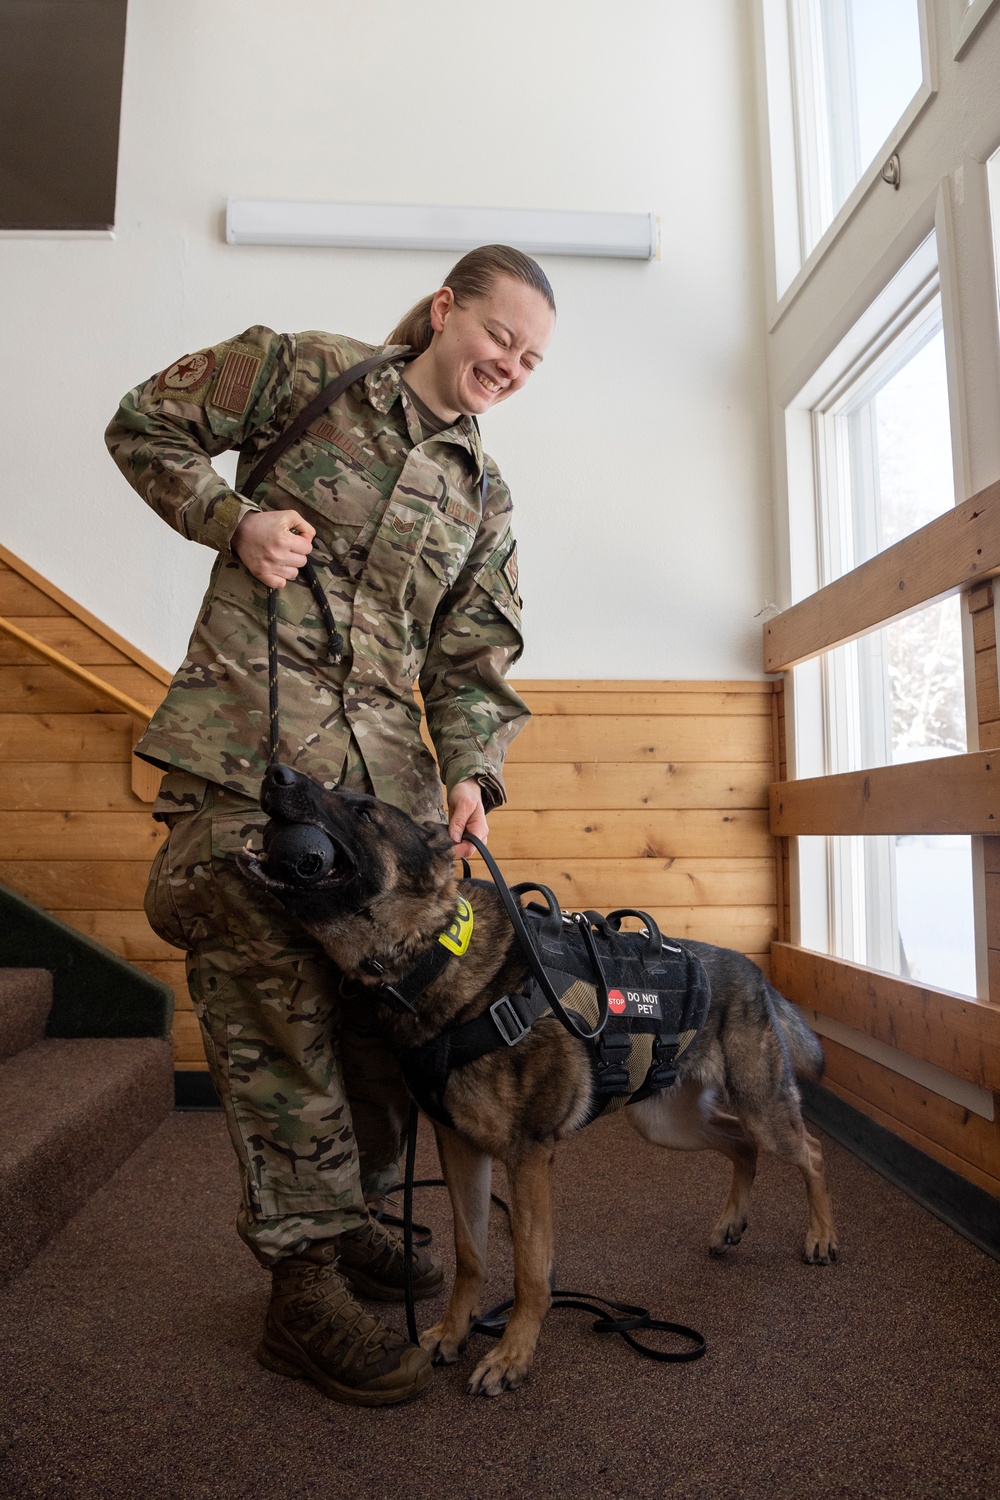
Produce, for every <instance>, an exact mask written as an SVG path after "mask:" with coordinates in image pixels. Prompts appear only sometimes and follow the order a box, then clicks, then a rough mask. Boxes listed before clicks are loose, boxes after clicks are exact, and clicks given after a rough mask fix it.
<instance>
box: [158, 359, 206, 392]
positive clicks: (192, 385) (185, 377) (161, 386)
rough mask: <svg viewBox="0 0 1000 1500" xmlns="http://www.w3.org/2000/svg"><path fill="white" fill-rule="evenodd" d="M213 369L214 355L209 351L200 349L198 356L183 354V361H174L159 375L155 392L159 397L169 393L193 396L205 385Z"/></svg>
mask: <svg viewBox="0 0 1000 1500" xmlns="http://www.w3.org/2000/svg"><path fill="white" fill-rule="evenodd" d="M214 369H215V355H214V354H213V352H212V350H211V349H202V350H201V351H200V352H199V353H198V354H185V356H184V358H183V359H178V360H175V361H174V363H173V364H172V365H171V366H170V368H169V369H167V370H164V371H163V373H162V375H160V377H159V378H158V380H157V382H156V389H157V392H158V394H159V395H161V396H166V395H168V394H169V393H171V392H176V393H178V394H180V395H184V396H193V395H194V394H195V393H196V392H197V391H200V390H201V388H202V386H203V385H205V383H206V382H207V381H208V379H209V376H210V375H211V374H212V371H213V370H214Z"/></svg>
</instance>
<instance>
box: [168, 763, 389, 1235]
mask: <svg viewBox="0 0 1000 1500" xmlns="http://www.w3.org/2000/svg"><path fill="white" fill-rule="evenodd" d="M352 761H353V757H349V761H348V767H347V771H346V772H345V776H344V778H342V781H341V784H342V785H346V786H351V787H352V789H354V790H359V791H362V790H370V787H368V786H366V785H365V784H364V783H365V781H366V779H367V778H366V773H365V771H364V767H363V764H361V763H360V757H358V763H357V764H356V765H352ZM352 770H353V772H354V774H353V775H350V774H349V773H350V772H351V771H352ZM171 791H173V793H174V794H175V795H174V798H173V800H175V801H177V802H179V803H180V805H181V806H193V805H194V804H197V803H199V801H200V805H197V806H195V807H194V810H192V811H187V812H171V813H168V814H167V815H166V821H167V822H168V823H169V825H170V835H169V837H168V839H167V840H166V842H165V843H164V844H163V845H162V847H161V848H160V850H158V852H157V855H156V858H155V860H154V862H153V867H152V869H151V871H150V878H149V886H148V890H147V893H146V914H147V916H148V917H149V921H150V924H151V926H152V927H153V929H154V931H155V932H157V933H158V934H159V936H160V937H162V938H164V939H165V940H166V941H167V942H168V943H172V944H174V945H175V946H176V947H181V948H184V949H186V950H187V977H188V987H189V989H190V992H191V998H192V1001H193V1003H194V1007H195V1010H196V1012H197V1015H198V1020H199V1021H200V1023H201V1031H202V1037H203V1039H204V1043H205V1055H206V1057H207V1059H208V1065H209V1071H210V1073H211V1076H212V1081H213V1083H214V1084H215V1087H216V1089H217V1091H218V1094H219V1097H220V1099H221V1100H222V1104H223V1107H224V1109H225V1113H226V1123H227V1125H228V1127H229V1134H230V1137H231V1139H232V1143H233V1146H234V1147H235V1149H236V1155H237V1157H238V1159H239V1165H240V1175H241V1179H242V1185H243V1204H242V1207H241V1209H240V1213H239V1216H238V1221H237V1227H238V1230H239V1233H240V1235H241V1236H242V1238H243V1239H244V1240H245V1241H246V1243H247V1244H248V1245H249V1246H250V1248H251V1250H252V1251H253V1252H254V1254H255V1255H256V1256H257V1259H258V1260H259V1261H261V1263H262V1264H264V1265H271V1264H273V1263H274V1262H275V1261H276V1260H280V1259H281V1258H282V1257H283V1256H287V1255H294V1254H296V1253H299V1252H300V1251H301V1250H303V1249H304V1248H305V1247H306V1246H307V1245H308V1244H310V1243H312V1242H314V1241H317V1240H324V1239H329V1238H330V1237H331V1236H333V1235H337V1234H340V1233H341V1232H342V1231H343V1230H346V1229H353V1228H356V1227H357V1226H358V1225H360V1224H361V1223H363V1222H364V1221H365V1219H366V1218H367V1204H368V1203H369V1202H373V1201H375V1200H377V1199H378V1198H380V1197H381V1196H382V1194H383V1193H384V1192H385V1190H386V1189H387V1188H388V1187H390V1186H391V1185H392V1184H393V1183H395V1182H396V1181H397V1180H398V1175H399V1174H398V1170H397V1161H398V1157H399V1154H400V1149H401V1145H402V1139H403V1134H404V1131H405V1126H406V1118H407V1112H408V1109H409V1095H408V1094H407V1091H406V1087H405V1085H404V1083H403V1079H402V1075H401V1074H400V1072H399V1068H398V1066H397V1064H396V1062H395V1059H394V1058H393V1057H392V1055H391V1054H390V1053H389V1052H388V1051H387V1050H386V1049H385V1048H384V1047H383V1045H382V1044H381V1043H380V1042H379V1041H378V1040H377V1039H376V1038H375V1037H374V1036H371V1035H365V1034H364V1030H363V1021H362V1020H361V1019H360V1018H358V1019H356V1020H355V1022H354V1024H352V1022H351V1017H350V1015H345V1013H344V1004H343V1002H342V1001H341V999H340V995H339V989H338V975H337V972H336V970H335V969H334V968H333V966H332V965H331V963H330V961H329V960H328V959H327V958H326V956H325V955H324V954H323V952H322V950H321V949H320V948H319V947H318V946H317V944H316V943H314V942H313V941H312V940H311V939H310V938H309V937H308V936H307V935H306V933H305V932H303V931H302V929H301V928H299V927H298V926H297V924H295V923H294V922H293V921H292V919H291V918H290V917H288V916H287V915H286V914H285V913H284V912H283V911H282V909H281V907H279V906H278V905H277V904H276V903H272V902H271V900H270V899H269V898H268V897H267V896H265V895H264V894H263V893H262V892H259V890H258V888H257V887H255V886H251V884H250V883H249V881H248V880H247V879H246V878H245V877H244V876H243V875H242V874H241V872H240V870H239V867H238V865H237V863H236V852H237V850H239V849H241V848H242V847H243V846H244V845H245V844H246V843H247V840H248V839H250V840H252V841H253V842H254V844H255V845H256V846H257V847H259V836H260V831H261V829H262V828H263V826H264V823H265V821H266V819H265V816H264V814H263V813H262V812H261V810H260V807H259V806H258V805H257V803H256V802H254V801H251V800H250V799H249V798H247V797H243V796H241V795H239V794H237V793H234V792H228V791H226V790H224V789H223V788H222V787H219V786H216V785H214V784H213V783H211V782H206V781H203V780H201V779H200V778H197V777H193V776H189V775H188V774H187V773H186V772H169V773H168V775H167V777H166V778H165V780H164V784H163V791H162V792H161V800H160V803H159V804H158V807H162V804H163V801H164V793H167V794H168V796H169V795H170V794H171ZM178 793H179V795H177V794H178Z"/></svg>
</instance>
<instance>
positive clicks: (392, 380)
mask: <svg viewBox="0 0 1000 1500" xmlns="http://www.w3.org/2000/svg"><path fill="white" fill-rule="evenodd" d="M408 352H409V351H408V348H407V346H406V345H405V344H386V345H385V347H384V348H383V349H380V350H376V353H380V354H393V355H395V354H397V353H398V355H399V358H398V359H393V360H392V362H391V363H390V364H385V365H378V366H376V368H375V369H374V370H370V371H369V372H368V374H367V375H366V376H365V395H366V396H367V397H368V400H369V401H370V402H371V404H372V406H374V408H375V410H376V411H377V412H381V414H382V416H384V417H385V416H388V414H389V412H390V410H391V409H392V407H393V405H394V404H395V402H397V401H398V400H399V399H400V398H401V396H402V384H403V371H404V369H405V368H406V360H405V359H404V358H403V356H404V355H405V354H407V353H408ZM404 411H405V415H406V425H407V430H408V431H409V434H410V437H411V438H412V439H413V441H414V443H421V442H424V441H425V439H424V435H423V430H422V429H421V427H420V423H419V419H418V417H417V415H416V413H415V412H414V411H413V409H412V407H411V405H410V403H409V402H408V401H407V402H405V403H404ZM427 441H430V442H433V441H438V442H442V443H454V444H455V445H456V446H457V447H459V448H464V449H465V451H466V452H467V453H468V454H469V455H470V457H471V458H472V462H473V464H474V465H475V470H476V478H477V479H482V477H483V445H482V442H481V440H480V437H479V428H478V427H477V425H476V423H475V422H474V421H473V420H472V418H471V417H461V418H460V419H459V420H458V421H457V422H456V423H455V424H454V426H453V427H448V428H446V429H445V431H444V432H441V433H438V434H437V437H436V439H434V438H431V439H427Z"/></svg>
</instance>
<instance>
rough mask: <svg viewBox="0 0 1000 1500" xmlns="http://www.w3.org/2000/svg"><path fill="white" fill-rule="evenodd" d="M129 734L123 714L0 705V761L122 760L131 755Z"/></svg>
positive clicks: (127, 721)
mask: <svg viewBox="0 0 1000 1500" xmlns="http://www.w3.org/2000/svg"><path fill="white" fill-rule="evenodd" d="M132 734H133V729H132V720H131V719H130V718H129V716H128V715H127V714H117V713H82V714H81V713H54V714H38V713H8V712H5V711H4V710H2V709H0V764H3V763H4V762H17V761H20V762H22V763H24V762H33V763H43V762H45V763H50V762H52V763H58V762H63V761H68V762H74V761H94V762H101V763H105V764H107V763H108V762H111V761H122V762H124V761H126V760H128V759H130V758H131V754H132V743H133V741H132ZM0 774H2V773H0Z"/></svg>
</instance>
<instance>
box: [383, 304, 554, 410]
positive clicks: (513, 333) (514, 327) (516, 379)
mask: <svg viewBox="0 0 1000 1500" xmlns="http://www.w3.org/2000/svg"><path fill="white" fill-rule="evenodd" d="M430 317H431V327H432V328H433V329H434V337H433V339H432V341H431V344H430V347H429V348H428V349H426V350H425V351H424V353H423V354H421V355H420V356H419V357H418V358H417V359H415V360H414V361H413V362H412V364H410V365H409V366H408V368H407V371H406V376H405V379H406V381H407V383H408V384H410V385H411V386H412V387H413V389H414V390H416V392H417V394H418V395H419V396H420V397H421V398H422V399H423V400H424V401H426V403H427V405H428V406H430V407H431V409H432V410H433V411H436V412H438V413H439V414H440V415H441V416H442V417H452V418H455V417H458V416H459V415H465V416H482V414H483V413H484V412H487V411H489V410H490V408H491V407H493V406H496V405H497V403H498V402H500V401H506V400H507V398H508V397H509V396H513V394H514V392H515V391H519V390H520V389H521V387H522V386H523V385H524V383H525V381H526V380H527V379H528V376H529V375H530V374H531V372H532V370H534V369H535V368H536V367H537V366H538V365H539V364H540V363H541V360H542V357H543V355H544V353H545V350H546V349H547V348H548V346H549V341H550V339H551V338H552V334H553V331H554V329H555V321H556V315H555V313H554V312H553V311H552V308H551V307H550V306H549V304H548V303H547V302H546V300H545V298H544V297H543V296H542V294H541V292H537V291H536V290H535V288H534V287H531V286H527V285H525V283H524V282H522V281H518V280H516V279H515V278H514V277H512V276H498V277H497V278H496V280H495V281H494V282H493V285H492V287H491V288H490V290H489V291H488V292H487V293H486V295H485V296H482V297H474V298H469V299H468V300H467V301H464V302H461V303H460V302H457V301H456V300H455V294H454V292H453V291H452V290H451V288H450V287H447V286H446V287H442V288H441V290H440V291H439V292H436V293H435V295H434V298H433V301H432V302H431V310H430Z"/></svg>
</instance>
